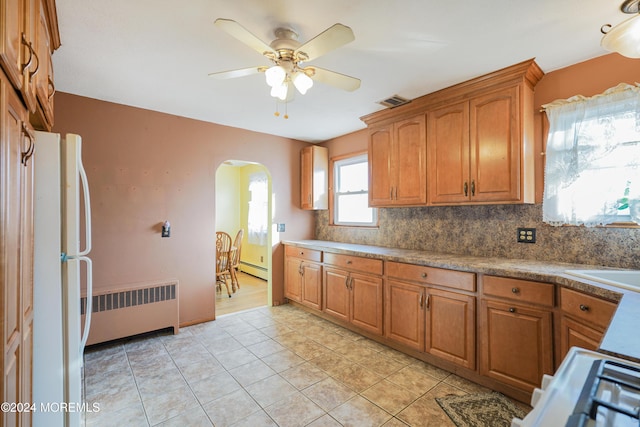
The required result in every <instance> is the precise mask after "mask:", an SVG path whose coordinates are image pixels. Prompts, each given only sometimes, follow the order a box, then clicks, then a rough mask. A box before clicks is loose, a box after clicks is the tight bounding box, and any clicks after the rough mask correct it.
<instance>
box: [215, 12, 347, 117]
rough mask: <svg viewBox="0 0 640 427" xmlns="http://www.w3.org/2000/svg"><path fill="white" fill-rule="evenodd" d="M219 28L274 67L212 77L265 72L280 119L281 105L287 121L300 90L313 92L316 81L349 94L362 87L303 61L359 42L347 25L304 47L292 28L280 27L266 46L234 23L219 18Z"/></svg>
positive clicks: (244, 69)
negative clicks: (279, 105) (279, 109)
mask: <svg viewBox="0 0 640 427" xmlns="http://www.w3.org/2000/svg"><path fill="white" fill-rule="evenodd" d="M215 25H216V26H218V27H219V28H221V29H222V30H224V31H226V32H227V33H228V34H229V35H231V36H233V37H234V38H236V39H238V40H240V41H241V42H243V43H244V44H246V45H247V46H249V47H250V48H252V49H253V50H255V51H257V52H258V53H260V54H262V55H263V56H264V57H265V58H267V59H269V60H270V61H271V63H272V64H273V65H271V66H270V67H265V66H253V67H249V68H241V69H238V70H231V71H222V72H218V73H210V74H209V75H210V76H212V77H215V78H218V79H229V78H235V77H244V76H250V75H252V74H258V73H264V74H265V79H266V81H267V84H268V85H269V87H271V92H270V93H271V96H273V97H274V98H276V112H275V115H276V116H279V115H280V112H279V111H278V109H277V107H278V103H279V102H283V103H284V104H285V116H284V117H285V118H287V117H288V115H287V114H286V108H287V103H288V102H290V101H292V100H293V96H294V94H295V91H296V89H297V90H298V92H300V94H302V95H304V94H306V93H307V91H308V90H309V89H311V87H312V86H313V82H314V80H317V81H319V82H321V83H324V84H328V85H330V86H334V87H337V88H339V89H344V90H346V91H349V92H351V91H354V90H356V89H358V88H359V87H360V80H359V79H357V78H355V77H350V76H347V75H345V74H341V73H337V72H335V71H331V70H327V69H324V68H320V67H316V66H313V65H310V66H306V67H304V66H303V65H302V63H303V62H305V63H306V62H307V61H312V60H314V59H315V58H318V57H320V56H322V55H324V54H326V53H328V52H331V51H332V50H334V49H337V48H339V47H341V46H343V45H345V44H347V43H350V42H352V41H353V40H355V36H354V35H353V31H352V30H351V28H349V27H347V26H345V25H342V24H334V25H332V26H331V27H329V28H327V29H326V30H324V31H323V32H322V33H320V34H318V35H317V36H315V37H314V38H312V39H311V40H309V41H307V42H306V43H304V44H300V42H299V41H298V34H296V32H295V31H293V30H291V29H288V28H276V30H275V31H274V34H275V36H276V39H275V40H273V41H272V42H271V43H270V44H266V43H265V42H263V41H262V40H260V39H259V38H258V37H256V36H255V35H253V34H252V33H251V32H249V31H248V30H247V29H246V28H244V27H243V26H241V25H240V24H238V23H237V22H235V21H233V20H230V19H223V18H218V19H216V21H215ZM294 88H295V89H294Z"/></svg>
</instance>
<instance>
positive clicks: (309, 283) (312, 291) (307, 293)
mask: <svg viewBox="0 0 640 427" xmlns="http://www.w3.org/2000/svg"><path fill="white" fill-rule="evenodd" d="M301 271H302V299H301V301H300V302H301V303H302V304H304V305H307V306H309V307H312V308H315V309H316V310H321V309H322V266H321V265H320V264H316V263H308V262H302V268H301Z"/></svg>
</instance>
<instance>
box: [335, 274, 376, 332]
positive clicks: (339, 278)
mask: <svg viewBox="0 0 640 427" xmlns="http://www.w3.org/2000/svg"><path fill="white" fill-rule="evenodd" d="M323 296H324V312H325V313H327V314H329V315H331V316H334V317H336V318H338V319H340V320H343V321H345V322H349V323H351V324H353V325H354V326H357V327H359V328H361V329H363V330H366V331H368V332H372V333H374V334H378V335H382V331H383V323H382V310H383V299H382V278H381V277H377V276H373V275H369V274H363V273H356V272H352V271H348V270H343V269H339V268H333V267H325V269H324V295H323Z"/></svg>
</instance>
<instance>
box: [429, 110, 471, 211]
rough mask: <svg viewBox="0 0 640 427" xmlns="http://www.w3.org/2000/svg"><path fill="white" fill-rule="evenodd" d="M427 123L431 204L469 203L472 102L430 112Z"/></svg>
mask: <svg viewBox="0 0 640 427" xmlns="http://www.w3.org/2000/svg"><path fill="white" fill-rule="evenodd" d="M427 123H428V131H427V150H428V153H429V154H428V157H429V166H428V168H427V182H428V183H429V189H428V194H429V201H430V202H431V203H435V204H438V203H449V204H450V203H461V202H467V201H469V198H470V195H471V183H470V182H469V171H470V169H469V103H468V102H462V103H459V104H454V105H449V106H446V107H442V108H439V109H437V110H433V111H430V112H429V114H428V120H427Z"/></svg>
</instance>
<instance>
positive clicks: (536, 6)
mask: <svg viewBox="0 0 640 427" xmlns="http://www.w3.org/2000/svg"><path fill="white" fill-rule="evenodd" d="M56 3H57V10H58V20H59V25H60V34H61V36H60V37H61V40H62V46H61V47H60V49H59V50H58V51H56V52H55V54H54V56H53V63H54V70H55V79H56V86H57V90H58V91H61V92H67V93H72V94H77V95H82V96H87V97H90V98H96V99H101V100H105V101H110V102H115V103H120V104H126V105H131V106H135V107H140V108H145V109H149V110H155V111H160V112H164V113H169V114H174V115H178V116H184V117H189V118H193V119H198V120H204V121H209V122H214V123H219V124H223V125H228V126H233V127H239V128H244V129H249V130H254V131H258V132H264V133H268V134H273V135H280V136H284V137H289V138H294V139H299V140H303V141H309V142H318V141H324V140H327V139H330V138H333V137H336V136H340V135H344V134H346V133H350V132H353V131H355V130H358V129H362V128H363V127H364V124H363V123H362V122H361V121H360V119H359V118H360V117H361V116H363V115H366V114H369V113H372V112H374V111H376V110H379V109H382V108H384V107H382V106H380V105H379V104H377V102H378V101H380V100H382V99H385V98H387V97H389V96H391V95H394V94H398V95H401V96H403V97H406V98H410V99H412V98H416V97H418V96H421V95H424V94H427V93H430V92H433V91H435V90H438V89H441V88H444V87H447V86H450V85H452V84H455V83H459V82H462V81H465V80H468V79H470V78H473V77H476V76H479V75H482V74H485V73H488V72H491V71H494V70H497V69H500V68H503V67H506V66H509V65H512V64H515V63H517V62H520V61H523V60H526V59H529V58H533V57H535V58H536V61H537V62H538V64H539V65H540V67H541V68H542V69H543V70H544V71H545V72H549V71H552V70H555V69H558V68H563V67H565V66H568V65H571V64H574V63H577V62H581V61H584V60H587V59H590V58H593V57H596V56H600V55H603V54H605V53H607V52H605V51H604V50H603V49H602V48H601V47H600V39H601V36H602V35H601V33H600V27H601V26H602V25H603V24H607V23H609V24H614V25H615V24H617V23H618V22H621V21H623V20H624V19H627V18H628V15H625V14H623V13H622V12H620V10H619V7H620V3H621V0H620V3H619V2H618V1H616V0H533V1H532V0H528V1H524V0H485V1H478V0H476V1H470V0H458V1H447V0H322V1H310V0H309V1H300V0H233V1H232V0H187V1H185V0H133V1H132V0H108V1H98V0H57V2H56ZM216 18H228V19H233V20H236V21H237V22H238V23H240V24H241V25H242V26H244V27H245V28H247V29H248V30H249V31H251V32H252V33H253V34H255V35H256V36H258V37H259V38H261V39H262V40H263V41H265V42H267V43H270V42H271V41H272V40H273V39H274V35H273V30H274V29H275V28H277V27H283V26H286V27H290V28H292V29H294V30H295V31H296V32H297V33H298V34H299V41H301V42H305V41H307V40H309V39H311V38H313V37H314V36H316V35H317V34H319V33H321V32H322V31H324V30H325V29H326V28H328V27H329V26H331V25H333V24H334V23H336V22H340V23H342V24H344V25H347V26H350V27H351V28H352V29H353V32H354V33H355V37H356V39H355V41H353V42H351V43H350V44H347V45H345V46H343V47H342V48H340V49H338V50H335V51H332V52H330V53H328V54H326V55H325V56H322V57H321V58H318V59H316V60H314V61H311V62H309V63H308V64H307V65H317V66H319V67H323V68H328V69H331V70H334V71H338V72H340V73H343V74H348V75H351V76H354V77H358V78H360V79H361V80H362V85H361V87H360V89H358V90H357V91H355V92H344V91H341V90H339V89H335V88H333V87H330V86H326V85H322V84H321V83H317V84H316V85H314V87H313V88H311V89H310V90H309V91H308V92H307V94H306V95H304V96H302V95H299V94H297V95H296V98H295V99H294V101H293V102H292V103H290V104H288V107H287V108H288V114H289V119H288V120H285V119H284V118H283V113H284V110H283V106H282V105H281V106H280V107H279V108H280V111H281V113H282V114H281V115H280V117H275V116H274V112H275V108H276V103H275V101H274V98H271V97H270V96H269V88H268V86H267V85H266V83H265V81H264V76H262V75H253V76H248V77H243V78H238V79H233V80H216V79H212V78H210V77H208V74H209V73H211V72H216V71H226V70H229V69H235V68H245V67H250V66H254V65H268V64H269V62H268V60H267V59H266V58H264V57H262V56H261V55H260V54H259V53H257V52H255V51H254V50H252V49H250V48H248V47H247V46H245V45H243V44H242V43H241V42H239V41H237V40H236V39H234V38H232V37H231V36H229V35H228V34H227V33H225V32H223V31H222V30H220V29H219V28H217V27H215V26H214V25H213V22H214V20H215V19H216Z"/></svg>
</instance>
